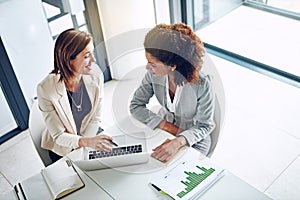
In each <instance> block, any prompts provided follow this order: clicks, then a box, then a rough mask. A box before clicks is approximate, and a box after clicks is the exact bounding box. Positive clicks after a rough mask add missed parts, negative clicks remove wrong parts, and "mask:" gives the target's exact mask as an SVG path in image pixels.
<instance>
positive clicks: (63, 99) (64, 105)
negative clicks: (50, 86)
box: [56, 81, 77, 133]
mask: <svg viewBox="0 0 300 200" xmlns="http://www.w3.org/2000/svg"><path fill="white" fill-rule="evenodd" d="M56 89H57V93H58V94H59V95H60V98H59V99H58V102H59V104H60V106H61V110H62V111H63V113H64V114H65V117H66V119H67V120H68V122H69V124H70V125H71V126H72V129H73V132H74V133H77V130H76V124H75V121H74V118H73V114H72V111H71V107H70V103H69V99H68V95H67V89H66V86H65V84H64V82H62V81H61V82H59V83H58V84H57V87H56Z"/></svg>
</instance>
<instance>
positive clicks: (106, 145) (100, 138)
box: [78, 134, 112, 152]
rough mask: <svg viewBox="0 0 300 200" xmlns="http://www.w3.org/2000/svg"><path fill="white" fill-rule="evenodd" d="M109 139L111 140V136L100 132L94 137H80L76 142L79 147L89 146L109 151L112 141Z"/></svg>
mask: <svg viewBox="0 0 300 200" xmlns="http://www.w3.org/2000/svg"><path fill="white" fill-rule="evenodd" d="M109 140H110V141H112V137H110V136H108V135H103V134H101V135H97V136H94V137H81V138H80V139H79V142H78V144H79V146H80V147H90V148H93V149H95V150H101V151H105V152H110V151H111V148H112V143H111V142H110V141H109Z"/></svg>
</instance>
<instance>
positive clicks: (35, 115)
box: [28, 99, 52, 166]
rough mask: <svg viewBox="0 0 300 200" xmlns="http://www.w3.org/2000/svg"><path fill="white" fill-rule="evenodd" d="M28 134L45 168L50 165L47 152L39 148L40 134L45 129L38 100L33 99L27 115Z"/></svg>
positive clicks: (50, 161)
mask: <svg viewBox="0 0 300 200" xmlns="http://www.w3.org/2000/svg"><path fill="white" fill-rule="evenodd" d="M28 126H29V132H30V136H31V139H32V141H33V144H34V146H35V149H36V150H37V152H38V154H39V156H40V158H41V160H42V161H43V163H44V165H45V166H48V165H50V164H52V160H51V159H50V157H49V153H48V150H46V149H43V148H42V147H41V141H42V133H43V131H44V130H45V128H46V125H45V122H44V118H43V115H42V113H41V111H40V109H39V107H38V100H37V99H35V100H34V102H33V104H32V106H31V109H30V113H29V124H28Z"/></svg>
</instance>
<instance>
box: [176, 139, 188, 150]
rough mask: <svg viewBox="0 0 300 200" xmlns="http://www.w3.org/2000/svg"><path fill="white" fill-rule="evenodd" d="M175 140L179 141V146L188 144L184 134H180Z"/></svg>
mask: <svg viewBox="0 0 300 200" xmlns="http://www.w3.org/2000/svg"><path fill="white" fill-rule="evenodd" d="M175 140H176V141H177V142H178V145H179V148H180V147H183V146H184V145H186V144H187V140H186V139H185V137H184V136H178V137H176V138H175Z"/></svg>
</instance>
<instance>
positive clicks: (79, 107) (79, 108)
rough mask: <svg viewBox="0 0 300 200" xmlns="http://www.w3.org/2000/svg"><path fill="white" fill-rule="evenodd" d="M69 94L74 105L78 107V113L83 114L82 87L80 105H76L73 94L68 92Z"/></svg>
mask: <svg viewBox="0 0 300 200" xmlns="http://www.w3.org/2000/svg"><path fill="white" fill-rule="evenodd" d="M67 92H68V94H69V95H70V97H71V100H72V102H73V104H74V105H75V106H76V108H77V111H78V112H81V111H82V107H81V106H82V97H83V89H82V85H81V86H80V103H79V104H78V105H77V104H76V101H75V100H74V99H73V97H72V95H71V93H70V92H69V90H67Z"/></svg>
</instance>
